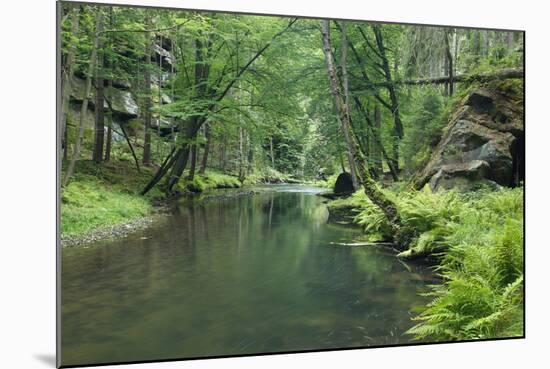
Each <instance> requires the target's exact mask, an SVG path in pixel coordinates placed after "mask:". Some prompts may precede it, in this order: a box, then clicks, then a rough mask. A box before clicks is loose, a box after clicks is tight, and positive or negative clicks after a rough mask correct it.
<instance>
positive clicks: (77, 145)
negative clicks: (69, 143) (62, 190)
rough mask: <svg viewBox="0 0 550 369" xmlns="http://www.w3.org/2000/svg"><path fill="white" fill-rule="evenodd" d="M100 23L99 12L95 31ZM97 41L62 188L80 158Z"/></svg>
mask: <svg viewBox="0 0 550 369" xmlns="http://www.w3.org/2000/svg"><path fill="white" fill-rule="evenodd" d="M101 21H102V20H101V12H98V13H97V15H96V29H97V27H98V26H99V23H100V22H101ZM98 39H99V35H98V34H97V33H96V34H95V35H94V41H93V43H92V51H91V53H90V54H91V55H90V63H89V64H88V72H87V75H86V87H85V89H84V96H83V97H82V106H81V107H80V122H79V124H78V136H77V137H76V142H75V144H74V148H73V154H72V157H71V161H70V162H69V166H68V167H67V171H66V172H65V178H64V179H63V182H62V185H63V186H66V185H67V184H68V183H69V180H70V179H71V176H72V175H73V172H74V167H75V165H76V161H77V160H78V157H79V156H80V146H81V145H82V140H83V138H84V116H85V115H86V111H87V110H88V96H89V95H90V92H91V91H92V78H93V74H94V70H95V62H96V58H97V44H98Z"/></svg>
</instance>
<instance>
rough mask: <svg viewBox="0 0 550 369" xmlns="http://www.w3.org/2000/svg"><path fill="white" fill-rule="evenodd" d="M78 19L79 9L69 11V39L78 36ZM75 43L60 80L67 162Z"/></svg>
mask: <svg viewBox="0 0 550 369" xmlns="http://www.w3.org/2000/svg"><path fill="white" fill-rule="evenodd" d="M79 19H80V7H79V6H75V7H74V8H73V9H72V11H71V38H76V36H77V35H78V28H79ZM76 44H77V43H76V42H74V41H73V42H71V43H70V45H71V46H70V48H69V51H68V53H67V63H66V65H65V68H62V75H61V77H62V79H61V91H62V95H61V122H60V123H61V132H62V133H61V134H62V137H63V160H67V156H68V151H69V141H68V136H69V135H68V132H67V131H68V129H67V115H68V110H69V98H70V95H71V79H72V77H73V73H74V61H75V54H76Z"/></svg>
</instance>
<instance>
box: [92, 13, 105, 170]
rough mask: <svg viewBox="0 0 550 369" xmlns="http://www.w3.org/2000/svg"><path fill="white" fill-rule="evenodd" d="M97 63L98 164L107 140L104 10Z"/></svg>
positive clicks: (94, 154) (99, 24) (96, 133)
mask: <svg viewBox="0 0 550 369" xmlns="http://www.w3.org/2000/svg"><path fill="white" fill-rule="evenodd" d="M97 17H98V22H97V28H96V32H97V34H98V36H97V49H98V50H99V52H98V53H97V62H96V78H95V88H96V98H95V109H94V110H95V139H94V150H93V157H92V160H93V161H94V162H96V163H100V162H101V161H102V160H103V142H104V139H105V110H104V108H103V106H104V104H105V94H104V79H103V66H104V60H105V53H104V51H103V48H104V42H103V10H102V8H98V10H97Z"/></svg>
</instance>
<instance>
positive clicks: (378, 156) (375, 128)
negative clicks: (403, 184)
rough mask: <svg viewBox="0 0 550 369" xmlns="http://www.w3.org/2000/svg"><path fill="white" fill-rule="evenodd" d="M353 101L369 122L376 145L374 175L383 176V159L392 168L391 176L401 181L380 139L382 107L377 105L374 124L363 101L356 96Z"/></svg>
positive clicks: (370, 131)
mask: <svg viewBox="0 0 550 369" xmlns="http://www.w3.org/2000/svg"><path fill="white" fill-rule="evenodd" d="M353 99H354V100H355V103H356V105H357V109H358V110H360V111H361V112H362V113H363V116H364V117H365V121H366V122H367V126H368V129H369V133H370V136H371V137H372V138H373V141H374V143H375V144H376V145H372V146H373V147H374V149H373V151H374V165H375V168H373V169H374V173H376V174H380V175H383V174H384V171H383V166H382V159H384V160H385V161H386V164H387V165H388V168H390V174H391V176H392V178H393V180H394V181H395V182H397V181H398V180H399V176H398V173H397V169H396V168H395V167H394V166H393V161H392V160H391V158H390V157H389V155H388V153H387V152H386V149H385V148H384V144H383V143H382V138H381V137H380V129H381V124H380V122H381V111H380V106H378V104H376V105H375V108H374V123H373V122H372V121H371V119H370V118H369V115H368V112H367V111H366V110H365V109H364V108H363V105H362V104H361V101H360V100H359V99H358V98H357V97H356V96H354V97H353Z"/></svg>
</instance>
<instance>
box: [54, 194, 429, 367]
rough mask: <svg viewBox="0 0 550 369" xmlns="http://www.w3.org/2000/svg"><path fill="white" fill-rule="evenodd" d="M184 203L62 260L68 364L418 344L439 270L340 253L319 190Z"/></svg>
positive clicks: (381, 252)
mask: <svg viewBox="0 0 550 369" xmlns="http://www.w3.org/2000/svg"><path fill="white" fill-rule="evenodd" d="M272 189H273V191H268V192H263V193H260V194H256V195H254V196H241V197H236V198H229V199H221V200H220V199H217V200H207V201H183V202H181V203H180V204H179V206H177V207H176V208H175V209H174V212H173V214H172V215H171V216H169V217H166V218H165V219H163V220H162V221H160V222H159V223H158V224H156V225H155V226H153V227H151V228H149V229H147V230H144V231H141V232H139V233H136V234H133V235H132V236H130V237H127V238H125V239H122V240H116V241H105V242H97V243H95V244H93V245H90V246H89V247H87V248H68V249H64V250H63V251H62V327H63V328H62V363H63V364H64V365H75V364H86V363H104V362H117V361H136V360H155V359H170V358H190V357H203V356H213V355H235V354H251V353H261V352H281V351H299V350H312V349H329V348H342V347H358V346H372V345H387V344H397V343H405V342H408V340H409V337H408V336H405V335H403V332H404V331H406V330H407V329H408V328H409V327H411V326H412V322H411V320H410V318H411V316H412V315H414V309H415V307H417V306H419V305H422V304H424V303H425V302H426V298H425V297H420V296H419V293H420V292H423V291H426V290H427V285H428V284H431V283H434V279H433V275H432V273H431V272H430V271H429V270H428V269H427V268H425V267H421V266H417V265H414V264H410V263H407V264H405V263H403V262H401V261H398V260H397V259H396V258H395V257H394V256H393V254H392V253H390V252H389V251H388V250H385V249H382V248H377V247H376V248H375V247H349V246H337V245H334V244H331V242H348V243H349V242H353V241H354V240H357V238H358V237H359V236H360V235H361V231H360V230H359V229H357V228H353V227H348V226H342V225H335V224H327V223H326V219H327V215H328V213H327V210H326V207H325V206H324V205H323V204H322V198H320V197H319V196H315V192H316V190H315V189H312V188H306V187H300V186H272Z"/></svg>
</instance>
